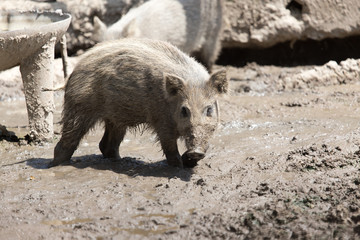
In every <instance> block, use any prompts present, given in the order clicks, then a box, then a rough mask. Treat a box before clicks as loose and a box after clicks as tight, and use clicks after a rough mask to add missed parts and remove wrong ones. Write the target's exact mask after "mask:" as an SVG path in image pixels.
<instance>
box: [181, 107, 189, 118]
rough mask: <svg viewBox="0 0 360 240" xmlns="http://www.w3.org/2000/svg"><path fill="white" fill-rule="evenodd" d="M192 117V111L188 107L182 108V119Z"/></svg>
mask: <svg viewBox="0 0 360 240" xmlns="http://www.w3.org/2000/svg"><path fill="white" fill-rule="evenodd" d="M189 116H190V110H189V109H188V108H187V107H181V117H183V118H187V117H189Z"/></svg>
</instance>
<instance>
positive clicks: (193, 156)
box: [181, 148, 205, 168]
mask: <svg viewBox="0 0 360 240" xmlns="http://www.w3.org/2000/svg"><path fill="white" fill-rule="evenodd" d="M204 157H205V151H203V150H202V149H201V148H196V149H190V150H187V151H186V152H185V153H184V154H183V155H182V157H181V159H182V161H183V164H184V167H186V168H193V167H195V166H196V165H197V162H198V161H199V160H201V159H203V158H204Z"/></svg>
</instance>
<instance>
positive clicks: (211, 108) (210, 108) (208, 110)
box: [206, 106, 214, 117]
mask: <svg viewBox="0 0 360 240" xmlns="http://www.w3.org/2000/svg"><path fill="white" fill-rule="evenodd" d="M213 113H214V108H213V107H212V106H208V107H207V108H206V116H208V117H212V116H213Z"/></svg>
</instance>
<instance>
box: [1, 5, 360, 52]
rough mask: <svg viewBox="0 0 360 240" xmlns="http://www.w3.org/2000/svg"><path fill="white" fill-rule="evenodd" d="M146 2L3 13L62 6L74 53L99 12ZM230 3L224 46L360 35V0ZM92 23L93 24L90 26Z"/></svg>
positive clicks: (109, 13)
mask: <svg viewBox="0 0 360 240" xmlns="http://www.w3.org/2000/svg"><path fill="white" fill-rule="evenodd" d="M145 1H146V0H83V1H76V0H57V1H56V2H48V1H47V2H35V1H26V4H24V2H25V0H16V1H14V0H2V1H1V2H0V11H1V10H9V9H22V10H30V9H41V10H50V9H53V10H55V9H62V11H63V12H69V13H70V14H71V15H72V17H73V19H72V25H71V26H70V28H69V30H68V33H67V45H68V49H69V54H75V53H76V52H77V51H78V50H80V49H86V48H89V47H91V46H93V45H94V42H93V41H92V40H91V31H92V25H93V22H92V21H93V18H94V16H98V17H99V18H100V19H101V20H102V21H104V22H105V23H106V24H107V25H109V24H112V23H114V22H116V21H117V20H118V19H119V18H120V17H121V16H122V15H124V14H125V13H127V12H128V11H129V10H130V9H131V8H132V7H135V6H138V5H140V4H142V3H144V2H145ZM224 2H225V17H224V22H225V24H224V25H225V27H224V32H223V37H222V39H223V46H224V47H242V48H249V47H270V46H273V45H275V44H277V43H281V42H286V41H293V42H295V41H296V40H300V39H313V40H322V39H325V38H343V37H347V36H354V35H358V34H360V18H359V17H358V16H359V14H360V10H359V9H360V1H358V0H343V1H338V0H285V1H283V0H274V1H271V2H270V1H252V0H233V1H228V0H224ZM90 24H91V25H90Z"/></svg>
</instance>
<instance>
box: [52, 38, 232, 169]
mask: <svg viewBox="0 0 360 240" xmlns="http://www.w3.org/2000/svg"><path fill="white" fill-rule="evenodd" d="M227 86H228V84H227V79H226V76H225V74H224V71H218V72H216V73H214V74H212V75H211V76H210V75H209V74H208V72H207V71H206V69H205V68H204V67H203V66H202V65H200V64H199V63H198V62H196V61H195V60H194V59H193V58H191V57H189V56H187V55H186V54H184V53H182V52H181V51H180V50H179V49H177V48H176V47H174V46H172V45H171V44H169V43H166V42H162V41H155V40H150V39H123V40H118V41H112V42H106V43H102V44H99V45H98V46H96V47H95V48H93V49H91V50H90V51H88V52H87V53H85V54H84V55H83V57H82V59H81V60H80V61H79V63H78V65H77V66H76V67H75V69H74V71H73V73H72V74H71V76H70V77H69V80H68V82H67V84H66V87H65V95H64V109H63V113H62V124H63V128H62V137H61V139H60V141H59V143H58V144H57V145H56V147H55V151H54V160H53V162H52V163H51V165H57V164H60V163H62V162H65V161H69V160H70V158H71V156H72V154H73V152H74V151H75V149H76V148H77V146H78V144H79V142H80V141H81V139H82V138H83V136H84V135H85V134H86V133H87V132H88V131H89V130H90V129H91V128H92V127H93V126H94V125H95V124H96V123H99V122H103V123H104V125H105V133H104V136H103V138H102V139H101V141H100V144H99V147H100V150H101V152H102V153H103V155H104V157H108V158H119V157H120V155H119V145H120V143H121V142H122V140H123V138H124V136H125V134H126V131H128V130H130V131H133V132H140V133H142V132H143V131H145V130H147V129H150V130H153V131H154V133H156V134H157V136H158V139H159V141H160V144H161V147H162V149H163V151H164V153H165V155H166V158H167V160H168V162H169V164H170V165H175V166H182V161H181V158H180V154H179V152H178V149H177V139H178V138H179V137H184V139H185V142H186V146H187V147H188V148H189V149H203V150H201V151H203V152H205V151H206V149H207V144H208V139H209V138H210V136H211V135H212V134H213V132H214V130H215V128H216V126H217V123H218V119H217V114H216V113H217V112H218V111H217V110H216V111H215V108H216V106H217V105H216V104H215V102H216V97H217V96H218V95H219V94H223V93H225V92H226V91H227ZM169 87H170V90H169ZM171 89H174V90H175V91H173V92H172V93H171V92H169V91H171ZM180 92H181V93H182V94H179V93H180ZM184 109H185V110H184ZM184 111H185V112H186V113H188V114H185V115H184Z"/></svg>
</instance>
